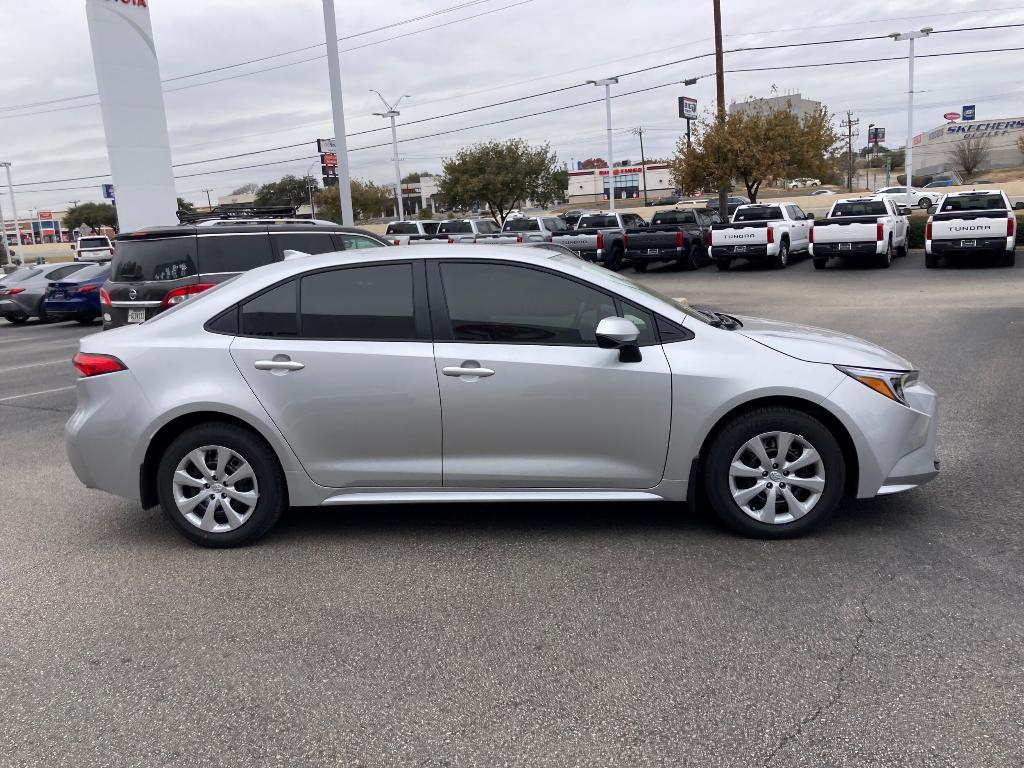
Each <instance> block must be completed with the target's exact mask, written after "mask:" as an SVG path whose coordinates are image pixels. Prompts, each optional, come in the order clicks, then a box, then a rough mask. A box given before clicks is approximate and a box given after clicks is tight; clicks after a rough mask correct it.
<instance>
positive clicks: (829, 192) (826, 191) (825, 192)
mask: <svg viewBox="0 0 1024 768" xmlns="http://www.w3.org/2000/svg"><path fill="white" fill-rule="evenodd" d="M834 194H835V192H833V191H832V190H831V189H816V190H814V191H813V192H811V197H817V196H819V195H834Z"/></svg>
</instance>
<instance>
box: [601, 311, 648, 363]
mask: <svg viewBox="0 0 1024 768" xmlns="http://www.w3.org/2000/svg"><path fill="white" fill-rule="evenodd" d="M596 335H597V346H599V347H600V348H601V349H617V350H619V362H622V363H639V362H640V360H641V359H642V358H641V356H640V347H639V346H637V343H636V340H637V339H638V338H639V336H640V331H639V330H638V329H637V327H636V326H635V325H633V323H631V322H630V321H629V320H627V319H626V318H624V317H606V318H604V319H603V320H601V322H599V323H598V324H597V331H596Z"/></svg>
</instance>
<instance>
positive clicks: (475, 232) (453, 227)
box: [398, 218, 501, 245]
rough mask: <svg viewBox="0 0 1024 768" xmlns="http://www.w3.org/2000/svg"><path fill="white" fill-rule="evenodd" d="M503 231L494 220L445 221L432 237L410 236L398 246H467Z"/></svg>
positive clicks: (439, 225)
mask: <svg viewBox="0 0 1024 768" xmlns="http://www.w3.org/2000/svg"><path fill="white" fill-rule="evenodd" d="M500 232H501V229H500V228H499V227H498V225H497V224H495V223H494V221H493V220H492V219H476V218H474V219H445V220H444V221H442V222H441V223H440V224H438V225H437V231H436V232H435V233H434V234H432V235H409V236H408V237H407V238H405V239H404V240H403V241H402V242H400V243H398V245H427V244H432V243H437V242H441V243H450V244H461V245H466V244H469V243H475V242H476V241H477V240H478V239H486V238H488V237H494V236H497V235H498V234H499V233H500Z"/></svg>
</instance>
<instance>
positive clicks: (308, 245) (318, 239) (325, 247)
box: [270, 232, 338, 258]
mask: <svg viewBox="0 0 1024 768" xmlns="http://www.w3.org/2000/svg"><path fill="white" fill-rule="evenodd" d="M270 239H271V240H272V241H273V243H274V250H275V251H276V252H277V254H278V257H279V258H280V257H283V256H284V252H285V251H302V252H303V253H309V254H314V253H330V252H331V251H336V250H338V247H337V246H336V245H335V244H334V238H332V237H331V235H330V233H328V232H283V233H281V234H279V235H277V234H274V235H271V236H270Z"/></svg>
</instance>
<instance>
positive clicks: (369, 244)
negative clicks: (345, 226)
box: [331, 232, 384, 251]
mask: <svg viewBox="0 0 1024 768" xmlns="http://www.w3.org/2000/svg"><path fill="white" fill-rule="evenodd" d="M335 237H337V238H339V239H340V240H341V245H342V247H343V248H344V249H345V250H346V251H352V250H357V249H359V248H382V247H383V246H384V244H383V243H378V242H377V241H376V240H374V239H373V238H370V237H366V236H365V235H350V234H348V233H347V232H336V233H335ZM331 250H332V251H333V250H334V249H333V248H332V249H331Z"/></svg>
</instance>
